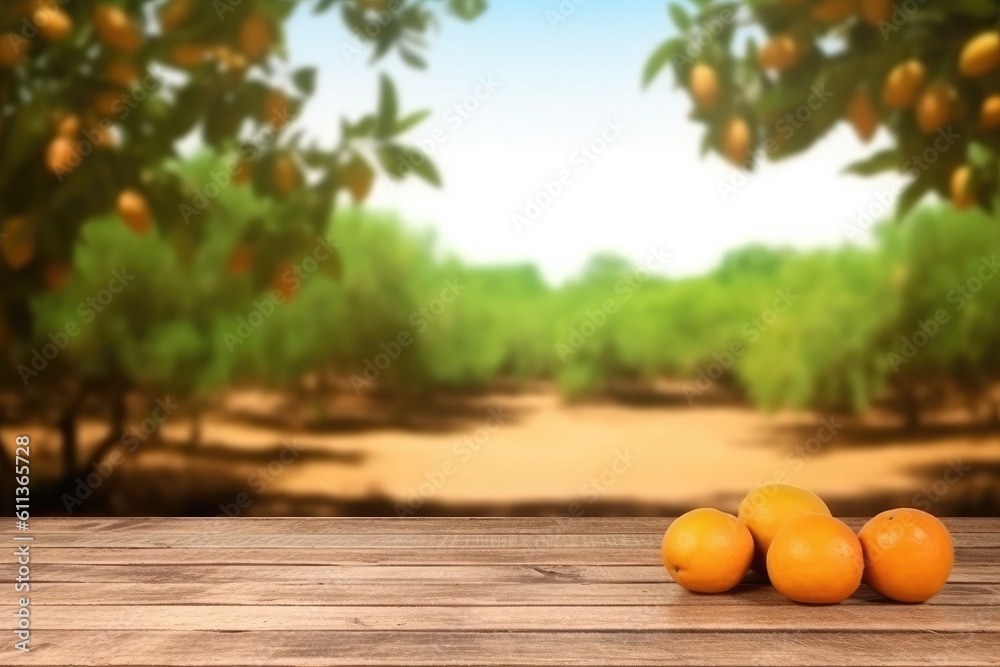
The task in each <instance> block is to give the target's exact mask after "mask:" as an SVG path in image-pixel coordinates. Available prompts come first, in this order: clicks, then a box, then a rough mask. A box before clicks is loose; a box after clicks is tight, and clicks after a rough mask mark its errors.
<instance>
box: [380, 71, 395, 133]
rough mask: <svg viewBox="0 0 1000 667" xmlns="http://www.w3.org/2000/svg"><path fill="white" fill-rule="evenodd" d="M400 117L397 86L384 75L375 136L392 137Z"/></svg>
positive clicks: (381, 83)
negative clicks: (397, 119)
mask: <svg viewBox="0 0 1000 667" xmlns="http://www.w3.org/2000/svg"><path fill="white" fill-rule="evenodd" d="M398 116H399V101H398V99H397V97H396V86H395V85H394V84H393V83H392V79H390V78H389V77H388V76H387V75H385V74H383V75H382V77H381V79H380V85H379V102H378V115H377V116H376V117H375V136H376V137H379V138H386V137H389V136H392V130H393V128H394V127H396V118H397V117H398Z"/></svg>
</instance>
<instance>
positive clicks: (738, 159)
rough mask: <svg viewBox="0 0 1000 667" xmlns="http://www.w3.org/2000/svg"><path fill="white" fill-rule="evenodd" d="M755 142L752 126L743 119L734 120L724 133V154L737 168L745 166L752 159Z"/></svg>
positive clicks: (728, 124) (727, 125)
mask: <svg viewBox="0 0 1000 667" xmlns="http://www.w3.org/2000/svg"><path fill="white" fill-rule="evenodd" d="M752 142H753V137H752V136H751V130H750V125H749V124H748V123H747V122H746V121H745V120H743V119H742V118H739V117H737V118H733V119H732V120H730V121H729V123H727V124H726V127H725V128H724V129H723V132H722V146H721V148H722V154H723V155H724V156H725V157H726V159H727V160H729V161H730V162H732V163H733V164H735V165H737V166H743V165H744V164H746V162H747V160H749V159H750V147H751V144H752Z"/></svg>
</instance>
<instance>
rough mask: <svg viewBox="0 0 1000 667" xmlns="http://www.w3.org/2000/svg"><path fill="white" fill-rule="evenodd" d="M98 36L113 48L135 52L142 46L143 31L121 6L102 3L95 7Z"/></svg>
mask: <svg viewBox="0 0 1000 667" xmlns="http://www.w3.org/2000/svg"><path fill="white" fill-rule="evenodd" d="M93 23H94V31H95V32H96V33H97V38H98V39H100V40H101V41H102V42H104V43H105V44H107V45H108V46H110V47H111V48H113V49H117V50H119V51H124V52H125V53H135V52H136V51H138V50H139V47H140V46H142V31H141V30H140V29H139V26H138V25H137V24H136V23H135V22H134V21H133V20H132V18H131V17H130V16H129V15H128V14H126V13H125V10H123V9H122V8H121V7H117V6H115V5H109V4H106V3H101V4H99V5H97V6H96V7H94V16H93Z"/></svg>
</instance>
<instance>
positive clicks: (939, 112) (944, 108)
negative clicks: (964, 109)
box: [917, 82, 958, 134]
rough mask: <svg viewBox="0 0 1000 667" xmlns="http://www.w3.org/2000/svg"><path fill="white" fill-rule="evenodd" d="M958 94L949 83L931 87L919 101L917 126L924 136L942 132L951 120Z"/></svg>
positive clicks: (939, 83)
mask: <svg viewBox="0 0 1000 667" xmlns="http://www.w3.org/2000/svg"><path fill="white" fill-rule="evenodd" d="M957 99H958V94H957V93H956V92H955V89H954V88H952V87H951V86H950V85H948V84H947V83H943V82H938V83H935V84H933V85H932V86H930V87H929V88H928V89H927V90H926V91H924V93H923V94H922V95H921V96H920V99H919V100H918V101H917V125H918V126H919V127H920V131H921V132H923V133H924V134H931V133H933V132H936V131H938V130H940V129H941V128H942V127H944V125H945V124H946V123H947V122H948V121H949V120H951V117H952V114H953V113H954V109H955V103H956V101H957Z"/></svg>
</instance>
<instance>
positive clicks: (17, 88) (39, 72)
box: [0, 0, 485, 474]
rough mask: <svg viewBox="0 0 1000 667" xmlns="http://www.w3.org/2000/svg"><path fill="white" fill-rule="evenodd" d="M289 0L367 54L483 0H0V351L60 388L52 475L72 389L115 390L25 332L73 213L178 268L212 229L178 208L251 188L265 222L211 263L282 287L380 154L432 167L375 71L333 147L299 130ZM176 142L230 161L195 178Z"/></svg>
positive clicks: (31, 390) (42, 391)
mask: <svg viewBox="0 0 1000 667" xmlns="http://www.w3.org/2000/svg"><path fill="white" fill-rule="evenodd" d="M300 7H307V8H311V9H312V10H313V11H314V12H315V13H317V14H339V16H340V19H341V20H342V21H344V22H345V23H346V25H347V26H348V27H349V28H350V29H351V30H352V31H353V33H354V34H355V35H356V36H357V41H359V42H365V43H368V44H369V45H370V46H371V51H372V52H373V53H374V56H375V59H378V58H380V57H382V56H383V55H385V54H387V53H393V52H395V53H398V54H399V55H400V56H401V57H402V59H403V60H404V61H405V62H407V63H408V64H410V65H411V66H414V67H424V66H425V62H424V60H423V56H422V51H423V49H424V48H425V46H424V45H425V41H424V39H423V37H424V36H425V35H426V33H427V32H428V31H429V30H430V29H431V28H432V27H433V25H434V24H435V22H436V19H437V16H438V15H439V14H440V13H441V12H442V11H449V12H451V13H453V14H455V15H457V16H459V17H461V18H465V19H471V18H473V17H475V16H476V15H477V14H478V13H480V12H481V11H483V9H484V8H485V0H437V2H435V1H434V0H431V1H430V2H424V1H421V0H312V1H308V0H299V1H297V2H288V1H286V0H216V1H215V2H202V1H200V0H164V1H157V2H147V1H144V0H101V1H98V0H24V1H13V0H12V1H8V2H4V3H3V6H2V7H0V191H2V193H3V197H2V200H0V350H2V351H3V353H4V355H5V356H6V357H7V361H8V362H9V363H5V364H4V365H3V368H2V370H0V379H2V380H3V383H4V385H6V386H10V387H14V388H16V391H17V392H18V393H19V394H23V396H24V397H26V398H27V399H28V400H31V398H32V396H34V397H35V398H38V399H40V400H41V398H44V402H46V403H50V402H51V401H52V400H55V399H53V397H56V396H61V397H62V398H61V407H60V408H59V410H60V416H59V420H58V421H59V424H60V426H61V428H62V431H63V441H64V443H63V446H64V449H65V450H66V451H65V452H64V454H65V455H64V461H65V462H66V466H67V470H65V471H64V472H65V473H67V474H72V472H73V470H71V469H70V468H71V467H72V465H73V461H74V459H75V451H74V450H75V446H74V444H75V431H74V429H73V423H74V421H75V417H76V414H77V412H78V410H79V409H80V407H81V403H82V397H83V395H84V392H85V391H93V390H95V389H96V390H101V389H104V388H106V387H102V386H96V387H95V383H96V384H98V385H99V384H100V383H106V384H108V385H109V386H113V387H115V388H116V390H120V389H121V388H123V387H127V386H128V380H129V378H122V377H104V378H100V382H96V380H95V381H91V380H93V378H91V379H89V380H88V383H87V386H85V387H84V386H81V385H83V384H84V383H82V382H80V380H81V377H80V375H79V373H75V371H76V370H78V368H75V367H74V362H73V360H72V359H70V358H69V357H70V356H71V355H64V356H61V355H60V354H59V352H60V350H59V349H57V348H61V347H63V345H62V344H61V343H60V342H59V340H57V339H60V340H61V339H62V338H63V337H62V336H61V334H62V333H66V332H62V331H57V332H55V337H54V338H53V336H49V338H51V340H48V339H46V340H41V341H39V336H40V334H41V333H45V332H48V331H49V330H48V329H46V330H45V332H41V331H40V330H39V328H40V326H42V325H40V324H39V323H38V322H36V318H35V313H34V311H33V309H32V307H31V304H32V303H33V300H37V299H38V298H39V297H44V296H45V295H46V294H48V293H56V292H58V291H60V290H62V289H63V288H64V286H65V285H66V284H67V282H68V281H70V280H71V279H72V278H73V271H74V257H76V255H77V253H76V250H77V246H78V243H79V240H80V230H81V229H82V228H83V226H84V223H85V222H86V221H87V220H90V219H96V218H102V217H106V216H108V215H113V216H116V217H117V219H118V220H119V222H120V224H121V225H123V229H126V228H127V229H129V230H131V232H132V233H134V234H136V235H139V236H147V235H152V236H156V237H157V238H162V239H165V240H166V241H167V242H168V243H169V246H170V247H171V249H172V252H173V253H174V254H175V255H176V257H177V258H178V261H179V262H180V265H181V266H183V265H184V263H185V262H186V261H189V260H190V259H191V258H193V257H195V256H196V255H197V252H196V251H197V249H198V248H199V247H200V245H201V244H203V243H204V241H205V239H206V237H207V236H208V234H209V233H210V228H209V227H208V226H207V225H205V224H191V223H192V222H194V221H195V220H198V219H199V218H200V217H201V216H202V214H203V212H204V211H205V210H206V209H207V208H209V206H210V205H212V204H213V203H216V204H218V202H214V200H215V199H218V198H219V192H220V190H224V189H226V188H227V187H229V186H230V185H232V184H236V185H243V186H246V187H249V188H251V189H252V191H253V195H254V196H255V197H257V198H262V199H263V200H264V201H266V202H271V204H268V206H269V208H268V210H269V211H272V212H273V220H268V221H261V222H260V224H247V225H244V226H243V229H244V230H245V231H244V234H245V238H243V239H242V240H241V241H240V242H238V243H236V244H235V247H234V250H233V255H232V256H231V257H230V258H229V259H228V261H225V262H221V263H220V266H219V273H220V275H221V276H225V275H226V274H227V273H228V274H233V273H240V274H250V276H251V278H252V280H253V283H254V284H255V285H256V287H257V289H259V290H261V291H263V290H264V289H266V288H268V287H276V288H279V289H281V288H282V286H281V285H279V284H278V281H279V279H280V278H281V276H282V275H283V274H286V273H287V267H288V266H289V263H290V262H291V261H293V259H294V258H296V257H301V256H303V255H304V254H306V253H308V252H310V251H311V249H312V246H313V245H315V243H316V241H315V239H316V238H317V237H319V236H321V235H324V234H325V232H326V226H327V224H328V223H329V220H330V219H331V213H332V208H333V206H334V203H335V201H336V200H337V197H338V194H339V193H341V192H346V193H349V194H350V195H351V196H352V197H353V198H354V199H355V200H358V201H360V200H363V199H365V197H366V196H367V194H368V192H369V190H370V188H371V185H372V181H373V179H374V178H375V176H376V171H377V170H378V169H379V168H380V169H381V170H382V171H384V172H387V173H388V174H389V175H390V176H392V177H397V178H398V177H403V176H406V175H409V174H414V175H416V176H418V177H421V178H423V179H424V180H427V181H429V182H431V183H434V184H437V183H438V180H439V179H438V175H437V172H436V171H435V169H434V167H433V165H432V164H431V163H430V161H429V160H428V159H427V156H425V155H423V154H422V153H420V152H419V151H418V150H416V149H413V148H408V147H406V146H405V145H403V144H401V143H399V141H398V137H399V135H401V134H402V133H404V132H405V131H406V130H408V129H410V128H411V127H413V126H414V125H416V124H417V123H419V122H420V121H421V120H422V119H423V118H424V116H425V114H423V113H415V114H409V115H406V114H402V113H401V112H400V108H399V103H398V100H397V96H396V91H395V88H394V86H393V85H392V82H391V81H390V80H389V79H388V78H387V77H384V76H383V78H382V81H381V86H380V99H379V101H378V105H377V108H376V109H375V110H374V111H373V112H372V113H370V114H367V115H364V116H362V117H361V118H360V119H357V120H353V121H352V120H343V121H342V122H341V129H342V132H341V137H340V141H339V143H338V144H337V145H336V146H334V147H330V148H325V147H321V146H319V145H317V144H316V143H314V142H308V138H307V137H304V136H303V134H302V132H299V131H296V130H295V125H294V121H295V119H296V117H297V116H298V114H299V112H300V110H301V109H302V107H303V105H304V104H305V103H306V102H307V100H308V99H309V97H310V96H311V94H312V93H313V91H314V87H315V84H316V71H315V69H314V68H309V67H305V68H301V69H298V70H295V71H293V72H291V73H290V76H287V77H280V76H279V75H278V74H279V69H280V68H279V65H280V64H281V61H282V60H284V59H286V44H285V32H284V25H285V23H286V21H287V20H288V19H289V17H290V15H291V13H292V12H293V11H294V10H296V9H297V8H300ZM336 57H338V58H339V57H342V56H341V54H340V53H339V52H338V53H337V54H336ZM182 140H184V141H193V142H194V143H196V144H197V143H200V144H201V145H203V146H204V147H205V148H206V149H207V150H208V151H210V152H211V153H214V154H216V155H218V156H226V157H228V158H229V159H228V161H227V162H225V164H224V167H223V168H221V169H219V170H217V171H216V172H214V173H212V174H211V177H210V178H206V179H205V181H204V182H199V183H192V182H191V179H189V178H188V179H185V178H183V177H182V176H181V175H180V174H179V173H178V171H177V169H176V168H173V167H172V166H171V165H172V164H176V160H175V158H176V157H177V156H178V145H179V143H180V142H181V141H182ZM272 204H273V206H272ZM215 214H216V215H218V214H220V212H218V211H216V212H215ZM210 219H211V216H207V217H206V218H205V219H202V220H200V221H201V222H207V221H208V220H210ZM274 220H280V222H281V224H280V225H278V224H269V223H273V222H274ZM338 266H339V262H337V261H329V262H325V263H324V264H323V270H324V271H326V272H329V273H331V274H336V272H337V270H338V268H337V267H338ZM234 267H236V269H235V270H234ZM71 312H72V311H71ZM68 335H71V336H72V335H75V334H72V332H70V333H69V334H68ZM38 343H41V344H38ZM36 344H37V345H36ZM33 345H34V347H33ZM47 367H48V371H47V372H43V371H44V370H45V369H46V368H47ZM47 409H51V406H50V407H49V408H47ZM6 463H9V462H6Z"/></svg>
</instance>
